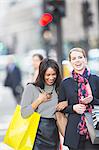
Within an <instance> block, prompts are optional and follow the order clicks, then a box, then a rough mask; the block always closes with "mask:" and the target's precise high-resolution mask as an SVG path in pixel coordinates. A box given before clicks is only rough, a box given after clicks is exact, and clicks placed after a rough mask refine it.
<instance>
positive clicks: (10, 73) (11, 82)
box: [4, 65, 21, 96]
mask: <svg viewBox="0 0 99 150" xmlns="http://www.w3.org/2000/svg"><path fill="white" fill-rule="evenodd" d="M4 85H5V86H8V87H10V88H11V89H12V90H13V94H14V95H15V96H16V95H17V91H16V87H17V86H18V85H21V71H20V69H19V68H18V67H17V66H16V65H14V66H13V69H12V70H10V69H9V67H7V76H6V79H5V82H4Z"/></svg>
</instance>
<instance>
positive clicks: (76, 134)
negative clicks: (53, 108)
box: [57, 48, 99, 150]
mask: <svg viewBox="0 0 99 150" xmlns="http://www.w3.org/2000/svg"><path fill="white" fill-rule="evenodd" d="M69 60H70V62H71V64H72V67H73V71H72V77H70V78H67V79H64V80H63V81H62V83H61V86H60V90H59V102H61V101H64V100H65V101H67V107H66V108H65V109H63V110H62V107H61V105H60V104H58V105H57V110H58V111H60V110H61V111H62V112H63V113H68V124H67V127H66V131H65V137H64V145H66V146H68V147H69V149H70V150H98V149H99V144H97V145H95V144H92V143H91V139H90V136H89V132H88V129H87V127H86V122H85V114H84V112H89V113H92V107H93V105H99V77H98V76H96V75H92V74H91V72H90V70H89V69H88V68H87V58H86V54H85V50H83V49H81V48H73V49H71V50H70V52H69Z"/></svg>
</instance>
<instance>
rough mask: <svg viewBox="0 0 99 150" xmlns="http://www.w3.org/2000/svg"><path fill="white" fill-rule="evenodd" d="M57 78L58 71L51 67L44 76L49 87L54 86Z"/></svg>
mask: <svg viewBox="0 0 99 150" xmlns="http://www.w3.org/2000/svg"><path fill="white" fill-rule="evenodd" d="M56 77H57V75H56V71H55V70H54V69H53V68H51V67H49V68H48V69H47V70H46V72H45V75H44V80H45V83H46V84H47V85H49V86H51V85H53V84H54V82H55V80H56Z"/></svg>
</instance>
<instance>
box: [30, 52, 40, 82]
mask: <svg viewBox="0 0 99 150" xmlns="http://www.w3.org/2000/svg"><path fill="white" fill-rule="evenodd" d="M42 60H43V56H42V55H41V54H38V53H36V54H34V55H33V56H32V67H33V69H32V70H33V71H32V73H31V74H30V77H29V81H28V82H35V80H36V78H37V76H38V72H39V65H40V63H41V61H42Z"/></svg>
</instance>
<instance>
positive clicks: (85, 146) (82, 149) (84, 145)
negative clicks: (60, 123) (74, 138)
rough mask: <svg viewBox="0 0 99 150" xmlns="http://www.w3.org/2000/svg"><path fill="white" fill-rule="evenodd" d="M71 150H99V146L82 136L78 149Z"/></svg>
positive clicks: (70, 149)
mask: <svg viewBox="0 0 99 150" xmlns="http://www.w3.org/2000/svg"><path fill="white" fill-rule="evenodd" d="M69 150H99V144H92V143H91V140H86V139H85V137H83V136H81V137H80V142H79V146H78V148H77V149H73V148H69Z"/></svg>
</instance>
